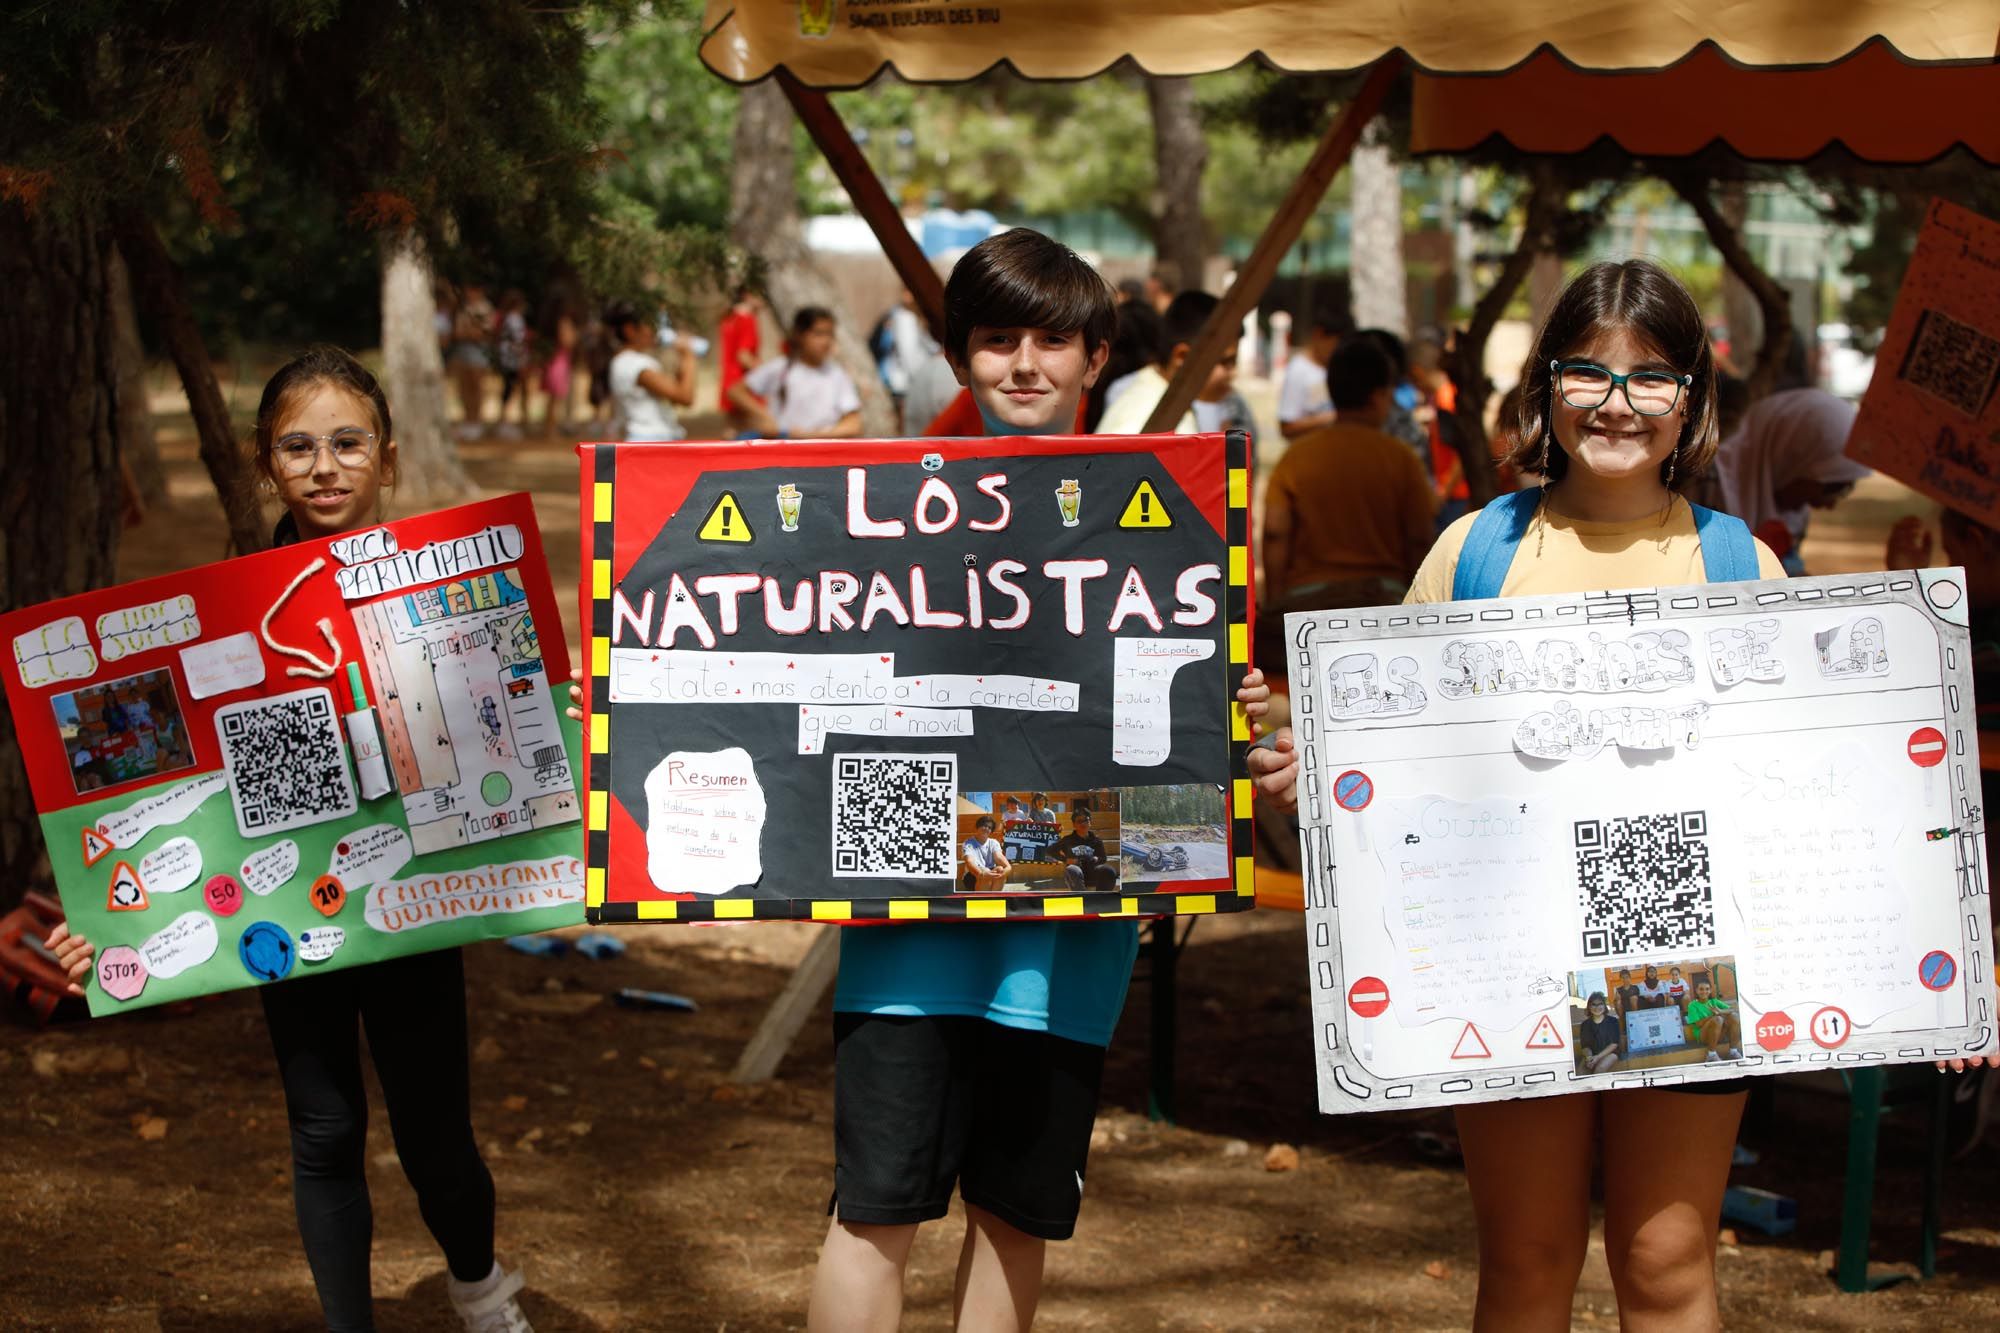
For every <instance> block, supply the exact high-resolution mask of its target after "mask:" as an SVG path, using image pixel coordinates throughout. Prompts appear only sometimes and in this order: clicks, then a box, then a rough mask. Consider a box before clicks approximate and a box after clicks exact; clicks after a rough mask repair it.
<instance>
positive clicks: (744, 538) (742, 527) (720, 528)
mask: <svg viewBox="0 0 2000 1333" xmlns="http://www.w3.org/2000/svg"><path fill="white" fill-rule="evenodd" d="M695 540H697V541H704V542H753V541H756V540H757V534H756V533H754V532H752V531H751V530H750V520H749V519H747V518H745V517H744V516H743V506H742V505H740V504H738V503H737V502H736V493H735V492H734V491H724V492H723V493H722V496H721V498H719V499H718V500H716V502H715V507H714V508H713V509H711V510H709V511H708V517H707V518H705V519H703V520H702V521H701V531H700V532H697V533H696V534H695Z"/></svg>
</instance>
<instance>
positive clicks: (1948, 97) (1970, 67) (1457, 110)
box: [1410, 42, 2000, 164]
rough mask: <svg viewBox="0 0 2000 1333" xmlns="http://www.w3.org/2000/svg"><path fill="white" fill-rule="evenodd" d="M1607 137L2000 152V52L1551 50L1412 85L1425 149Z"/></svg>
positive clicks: (1555, 145)
mask: <svg viewBox="0 0 2000 1333" xmlns="http://www.w3.org/2000/svg"><path fill="white" fill-rule="evenodd" d="M1601 139H1609V140H1610V141H1612V142H1613V143H1615V144H1617V145H1618V146H1619V147H1620V148H1622V149H1624V150H1625V151H1626V152H1628V153H1631V154H1633V155H1634V156H1636V157H1650V158H1664V157H1689V156H1693V155H1695V154H1698V153H1700V152H1702V151H1703V150H1704V149H1707V148H1709V147H1710V146H1712V145H1720V146H1723V147H1726V148H1729V149H1731V150H1733V151H1734V152H1735V153H1737V154H1738V155H1739V156H1741V157H1746V158H1754V159H1756V160H1759V161H1764V162H1802V161H1805V160H1806V159H1808V158H1812V157H1815V156H1817V155H1819V154H1820V153H1822V152H1825V151H1826V150H1828V149H1831V148H1836V147H1838V148H1845V149H1846V150H1847V151H1848V152H1850V153H1852V154H1853V155H1854V156H1855V157H1857V158H1860V159H1861V160H1863V161H1866V162H1877V163H1891V164H1893V163H1901V164H1910V163H1920V162H1929V161H1931V160H1932V159H1934V158H1937V157H1939V156H1941V155H1942V154H1944V153H1947V152H1950V151H1951V150H1952V149H1954V148H1965V149H1967V150H1969V151H1970V152H1972V153H1974V154H1975V155H1977V156H1978V157H1979V158H1980V159H1981V160H1982V161H1984V162H1986V163H1988V164H2000V65H1994V64H1967V65H1919V64H1914V63H1912V62H1910V61H1908V60H1904V59H1903V58H1901V57H1900V56H1898V55H1897V54H1896V52H1894V51H1893V50H1891V49H1890V48H1889V47H1888V46H1887V45H1886V44H1884V43H1882V42H1872V43H1870V44H1868V45H1866V46H1864V47H1862V48H1861V49H1860V50H1859V51H1856V52H1855V53H1854V54H1853V55H1852V56H1850V57H1848V58H1847V59H1846V60H1843V61H1841V62H1839V63H1838V64H1835V65H1829V66H1824V67H1820V68H1808V69H1746V68H1744V67H1743V66H1741V65H1735V64H1731V63H1730V62H1729V61H1727V60H1725V59H1723V57H1722V56H1721V55H1720V54H1719V53H1717V52H1716V51H1714V50H1713V49H1702V50H1698V51H1696V52H1695V53H1694V54H1693V55H1691V56H1689V57H1688V58H1687V59H1686V60H1683V61H1680V62H1679V63H1677V64H1675V65H1673V66H1672V67H1670V68H1667V69H1660V70H1646V71H1643V72H1639V73H1625V74H1597V73H1590V72H1586V71H1583V70H1578V69H1575V68H1574V67H1572V66H1569V65H1566V64H1564V63H1563V62H1562V61H1561V60H1559V59H1557V58H1556V57H1555V56H1553V55H1550V54H1548V53H1546V52H1544V53H1542V54H1539V55H1537V56H1535V57H1533V58H1532V59H1530V60H1529V61H1528V62H1527V63H1526V64H1523V65H1521V66H1519V67H1518V68H1515V69H1512V70H1509V71H1507V72H1506V73H1504V74H1498V75H1493V76H1491V77H1487V78H1438V77H1435V76H1432V75H1427V74H1418V75H1417V76H1416V79H1415V82H1414V86H1413V88H1412V91H1411V116H1410V148H1411V151H1413V152H1418V153H1456V152H1465V151H1467V150H1469V149H1472V148H1476V147H1479V146H1481V145H1483V144H1486V143H1488V142H1489V141H1491V140H1504V141H1505V142H1506V143H1507V144H1509V145H1511V146H1512V147H1514V148H1515V149H1517V150H1518V151H1520V152H1523V153H1552V154H1561V153H1575V152H1581V151H1582V150H1584V149H1586V148H1589V147H1591V146H1592V145H1593V144H1595V143H1597V142H1598V141H1599V140H1601Z"/></svg>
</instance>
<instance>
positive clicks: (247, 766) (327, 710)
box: [215, 689, 356, 838]
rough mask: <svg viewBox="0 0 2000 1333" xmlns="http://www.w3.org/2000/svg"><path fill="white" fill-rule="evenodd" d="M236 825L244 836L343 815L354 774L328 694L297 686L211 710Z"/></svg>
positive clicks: (350, 809) (350, 804)
mask: <svg viewBox="0 0 2000 1333" xmlns="http://www.w3.org/2000/svg"><path fill="white" fill-rule="evenodd" d="M215 733H216V736H217V738H218V739H219V740H220V741H221V742H222V766H223V768H225V769H226V770H228V773H229V800H230V803H231V804H232V805H234V806H235V808H236V831H237V832H239V833H241V834H242V835H243V836H244V837H246V838H255V837H261V836H263V835H264V834H266V833H281V832H283V831H284V830H286V829H293V828H303V827H304V826H305V825H307V824H318V823H323V822H324V821H326V820H329V819H338V818H340V817H342V816H343V815H351V814H353V813H354V811H355V808H356V801H355V796H354V780H353V778H352V777H351V776H350V775H349V774H348V771H347V753H346V751H345V749H343V747H342V746H341V743H340V719H339V718H337V717H335V716H334V708H333V695H332V694H331V693H329V692H328V691H326V690H324V689H309V690H300V691H299V692H298V693H296V694H281V695H279V696H278V697H276V698H274V699H250V700H247V701H245V702H243V703H240V704H225V705H224V706H223V707H221V708H218V709H216V710H215Z"/></svg>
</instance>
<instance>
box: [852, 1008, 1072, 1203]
mask: <svg viewBox="0 0 2000 1333" xmlns="http://www.w3.org/2000/svg"><path fill="white" fill-rule="evenodd" d="M833 1040H834V1060H833V1144H834V1165H833V1200H832V1202H831V1203H829V1204H828V1207H827V1211H828V1212H831V1213H837V1214H838V1215H839V1217H840V1219H841V1220H842V1221H843V1222H858V1223H861V1224H863V1225H875V1226H903V1225H908V1224H911V1223H916V1222H928V1221H931V1220H932V1219H934V1218H939V1217H943V1216H944V1215H945V1213H946V1212H947V1211H948V1210H949V1209H950V1207H951V1191H952V1186H953V1185H954V1184H956V1185H957V1186H958V1191H959V1193H960V1194H961V1195H962V1196H964V1199H965V1201H966V1202H967V1203H969V1204H976V1205H977V1206H979V1207H981V1208H984V1209H985V1210H986V1211H987V1212H989V1213H992V1214H993V1215H994V1216H995V1217H998V1218H999V1219H1000V1220H1001V1221H1003V1222H1005V1223H1007V1224H1008V1225H1009V1226H1011V1227H1014V1228H1015V1229H1017V1230H1019V1231H1023V1232H1026V1233H1027V1234H1028V1235H1030V1236H1039V1237H1041V1238H1042V1239H1043V1240H1068V1239H1069V1238H1070V1236H1071V1234H1072V1233H1074V1232H1075V1230H1076V1215H1077V1210H1078V1208H1080V1207H1081V1206H1082V1203H1083V1172H1084V1166H1085V1163H1086V1161H1087V1159H1088V1158H1089V1156H1090V1131H1091V1128H1092V1126H1093V1125H1094V1124H1095V1123H1096V1120H1097V1092H1098V1084H1099V1083H1100V1081H1101V1080H1102V1079H1103V1076H1104V1048H1103V1047H1102V1046H1091V1045H1087V1044H1086V1043H1084V1042H1080V1041H1069V1040H1067V1039H1066V1038H1063V1037H1055V1036H1051V1035H1049V1034H1048V1033H1046V1032H1024V1031H1021V1030H1019V1029H1016V1028H1009V1027H1003V1026H1001V1025H1000V1024H998V1023H989V1022H988V1021H986V1020H985V1019H983V1018H968V1017H960V1016H957V1015H948V1016H942V1017H935V1018H914V1017H901V1016H891V1015H883V1014H849V1013H836V1014H835V1015H834V1016H833Z"/></svg>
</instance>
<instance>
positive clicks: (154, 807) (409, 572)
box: [0, 495, 583, 1013]
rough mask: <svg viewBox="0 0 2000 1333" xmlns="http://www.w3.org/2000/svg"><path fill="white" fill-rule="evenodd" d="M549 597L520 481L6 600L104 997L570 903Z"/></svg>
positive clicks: (561, 682)
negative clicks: (175, 568) (98, 584)
mask: <svg viewBox="0 0 2000 1333" xmlns="http://www.w3.org/2000/svg"><path fill="white" fill-rule="evenodd" d="M558 605H559V604H558V603H557V601H556V597H555V590H554V588H553V586H552V585H551V583H550V581H549V573H548V565H547V562H546V560H545V559H544V556H543V553H542V545H541V537H540V535H539V533H538V532H537V531H536V528H535V515H534V508H533V506H532V505H531V504H530V502H529V500H528V497H527V496H525V495H509V496H503V497H500V498H498V499H493V500H486V501H482V502H480V503H478V504H472V505H465V506H463V507H461V508H457V509H449V510H444V511H441V512H438V513H434V514H421V515H418V516H416V517H413V518H406V519H399V520H397V521H395V522H392V523H387V524H383V525H380V526H377V527H373V528H369V529H366V530H364V531H361V532H355V533H348V534H345V535H343V536H341V537H339V538H334V539H325V540H318V541H306V542H299V543H296V544H294V545H289V546H283V547H279V548H277V549H275V550H270V551H264V552H260V553H258V554H256V555H250V556H244V557H241V558H239V559H235V560H228V561H224V562H222V563H221V564H214V565H207V566H203V567H200V568H196V569H190V570H187V571H185V572H183V573H179V574H170V575H166V576H163V577H160V578H153V579H146V580H143V581H141V582H138V583H132V584H127V585H124V586H122V587H117V588H106V589H102V590H100V591H96V592H90V593H84V594H82V595H80V596H77V597H69V598H64V599H63V600H61V601H58V602H51V603H49V604H47V605H44V606H35V607H29V608H26V609H24V610H20V611H14V612H10V613H8V614H7V615H6V616H4V617H0V636H4V638H5V640H6V641H7V642H12V643H15V644H17V645H19V644H24V643H25V644H27V645H28V649H32V651H29V650H27V649H19V648H17V651H16V652H15V654H14V663H13V667H14V669H13V670H11V671H9V672H8V673H7V700H8V704H9V706H10V708H11V709H12V710H13V717H14V724H15V728H16V731H17V733H18V734H19V736H20V742H21V753H22V758H23V760H24V761H25V763H26V767H27V770H28V778H29V782H30V784H31V786H32V788H33V792H34V798H35V807H36V809H37V810H38V811H39V813H40V816H41V826H42V833H43V836H44V837H45V838H46V840H47V842H48V849H49V859H50V861H51V863H52V864H53V866H54V868H55V875H56V884H57V888H58V890H59V891H60V893H61V896H62V902H63V910H64V912H65V913H66V914H67V916H68V918H69V922H70V927H71V929H72V930H74V931H76V932H78V933H80V934H82V935H85V936H87V937H88V938H89V939H90V940H91V941H92V942H93V943H95V944H96V946H97V949H98V959H99V961H100V962H101V963H103V965H104V967H103V970H102V971H101V973H100V975H99V976H98V978H97V979H96V982H95V983H94V984H92V985H91V986H89V987H88V988H87V993H88V995H89V1000H90V1006H91V1011H92V1012H93V1013H106V1012H110V1011H113V1010H118V1009H132V1008H140V1007H143V1006H146V1005H153V1004H163V1003H166V1002H168V1001H171V1000H176V999H183V998H186V997H187V996H191V995H199V994H203V993H206V992H211V991H219V990H228V989H231V988H233V987H237V986H251V985H268V984H277V983H280V982H283V981H285V980H287V979H289V978H291V977H297V976H305V975H310V974H312V973H315V972H322V971H335V970H338V969H340V968H344V967H353V966H357V965H359V964H363V963H371V962H376V961H379V960H381V959H385V958H393V957H396V956H398V955H402V954H411V953H423V952H427V951H430V950H435V949H442V948H448V947H450V946H453V945H458V944H465V943H469V942H471V941H474V940H481V939H492V938H496V937H499V936H503V935H516V934H521V933H524V932H529V931H536V930H547V929H550V928H552V927H555V926H562V925H569V924H572V923H576V922H581V921H582V920H583V862H582V860H581V858H580V857H579V855H578V853H579V852H581V851H582V843H583V803H582V801H581V799H580V798H579V797H578V795H577V776H576V774H577V769H578V766H579V763H580V760H581V757H582V730H581V728H580V727H579V726H578V725H577V724H576V723H575V722H573V721H571V720H570V719H569V718H567V717H565V716H564V715H563V711H562V706H563V698H562V694H561V691H562V689H563V687H564V686H565V685H566V684H567V680H566V678H567V676H568V673H569V666H568V663H569V653H568V650H567V649H566V648H565V647H564V644H563V634H562V622H561V617H560V614H559V611H558ZM51 627H53V628H51ZM163 627H164V628H163ZM113 640H115V643H114V642H113ZM225 650H226V651H225ZM551 669H553V671H554V673H555V674H554V676H553V678H552V677H551V675H550V671H551ZM357 690H358V691H359V693H360V698H359V701H358V702H357V699H356V691H357ZM189 917H192V918H195V920H194V921H191V922H188V923H187V924H182V922H183V920H184V918H189ZM201 923H206V924H201ZM197 925H200V928H199V929H197V928H196V926H197Z"/></svg>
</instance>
